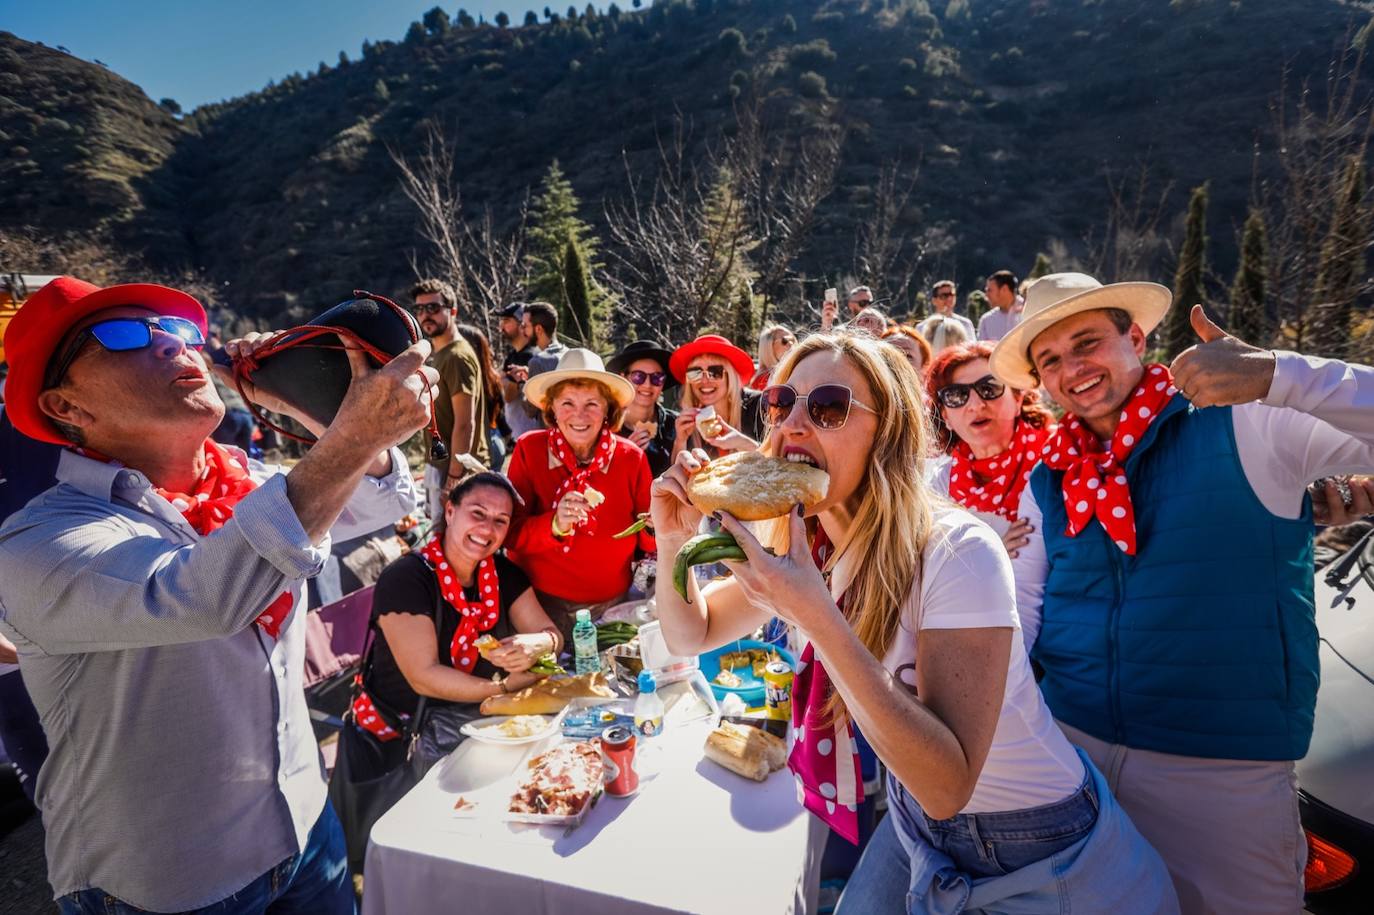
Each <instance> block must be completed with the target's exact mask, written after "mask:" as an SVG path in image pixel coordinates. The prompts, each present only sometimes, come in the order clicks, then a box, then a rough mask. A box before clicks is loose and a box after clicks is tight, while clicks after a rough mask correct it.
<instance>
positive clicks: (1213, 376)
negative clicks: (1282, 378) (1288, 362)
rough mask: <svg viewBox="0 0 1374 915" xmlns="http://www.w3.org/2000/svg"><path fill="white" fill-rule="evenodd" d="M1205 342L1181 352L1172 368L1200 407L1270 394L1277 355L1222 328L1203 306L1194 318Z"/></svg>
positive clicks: (1179, 383) (1195, 309) (1179, 384)
mask: <svg viewBox="0 0 1374 915" xmlns="http://www.w3.org/2000/svg"><path fill="white" fill-rule="evenodd" d="M1190 318H1191V320H1192V324H1193V330H1194V332H1196V333H1197V335H1198V338H1199V339H1200V340H1201V341H1202V342H1201V343H1198V344H1196V345H1194V346H1190V347H1188V348H1187V349H1186V350H1184V351H1183V352H1181V353H1179V354H1178V356H1177V358H1175V359H1174V361H1173V364H1172V365H1170V366H1169V371H1170V372H1172V373H1173V376H1174V385H1175V386H1177V387H1178V389H1179V390H1180V391H1182V392H1183V393H1184V395H1185V396H1186V397H1187V398H1188V399H1189V400H1191V401H1192V402H1193V404H1194V405H1196V406H1199V407H1224V406H1229V405H1231V404H1239V403H1250V402H1251V401H1255V400H1259V399H1260V398H1262V397H1264V396H1265V395H1266V394H1268V393H1269V386H1270V385H1271V384H1273V381H1274V363H1275V357H1274V353H1273V352H1272V351H1270V350H1266V349H1260V348H1259V347H1257V346H1251V345H1250V344H1248V343H1246V342H1245V341H1243V340H1240V339H1237V338H1236V337H1233V336H1231V335H1230V334H1228V333H1227V332H1226V331H1224V330H1222V329H1221V328H1220V327H1218V326H1217V325H1216V324H1215V323H1214V322H1213V321H1212V319H1211V318H1209V317H1207V312H1206V311H1205V310H1204V309H1203V307H1202V306H1201V305H1194V306H1193V311H1192V314H1191V315H1190Z"/></svg>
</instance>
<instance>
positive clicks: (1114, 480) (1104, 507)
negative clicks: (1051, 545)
mask: <svg viewBox="0 0 1374 915" xmlns="http://www.w3.org/2000/svg"><path fill="white" fill-rule="evenodd" d="M1177 393H1178V388H1176V387H1175V386H1174V379H1173V377H1172V376H1171V375H1170V374H1169V370H1168V368H1166V367H1165V366H1162V365H1147V366H1146V367H1145V375H1144V377H1143V378H1142V380H1141V382H1140V387H1138V388H1136V390H1135V392H1134V393H1133V394H1132V395H1131V397H1130V399H1128V400H1127V401H1126V403H1125V405H1124V406H1123V407H1122V408H1121V416H1120V418H1119V422H1118V423H1117V426H1116V433H1115V434H1114V435H1113V436H1112V441H1111V444H1110V446H1109V447H1108V449H1107V450H1106V451H1103V450H1102V446H1101V444H1100V443H1099V442H1098V440H1097V437H1096V436H1095V435H1093V433H1092V430H1090V429H1089V428H1088V427H1087V426H1085V425H1084V424H1083V422H1082V421H1081V420H1079V418H1078V417H1077V416H1074V415H1073V414H1072V413H1070V414H1067V415H1065V417H1064V419H1063V421H1062V422H1061V423H1060V424H1059V429H1058V431H1057V432H1056V433H1055V435H1053V436H1052V437H1051V438H1050V439H1049V440H1048V441H1046V442H1045V444H1044V446H1043V447H1042V448H1041V449H1040V450H1041V460H1043V461H1044V462H1045V463H1046V464H1047V465H1049V466H1050V467H1051V468H1052V469H1054V470H1062V471H1064V508H1065V510H1066V511H1067V512H1068V515H1069V523H1068V526H1067V527H1066V529H1065V531H1064V533H1066V534H1067V535H1068V536H1070V537H1077V536H1078V535H1079V534H1080V533H1081V532H1082V531H1083V530H1084V529H1085V528H1086V527H1087V526H1088V525H1089V524H1090V523H1091V522H1092V519H1093V518H1094V517H1096V518H1097V520H1098V521H1099V522H1101V524H1102V528H1103V530H1105V531H1106V532H1107V536H1108V537H1111V538H1112V542H1113V543H1115V544H1116V546H1117V548H1118V549H1119V550H1121V552H1123V553H1125V554H1127V555H1128V556H1134V555H1135V551H1136V530H1135V508H1134V507H1133V506H1132V505H1131V490H1130V487H1129V485H1128V484H1127V482H1126V459H1127V458H1128V457H1130V456H1131V451H1132V450H1134V448H1135V446H1136V444H1137V443H1138V442H1139V441H1140V440H1141V438H1143V437H1144V435H1145V430H1146V429H1148V428H1149V427H1150V424H1151V423H1153V422H1154V421H1155V418H1156V417H1158V416H1159V414H1160V413H1162V412H1164V408H1165V407H1167V406H1168V405H1169V401H1170V400H1172V399H1173V397H1174V395H1175V394H1177Z"/></svg>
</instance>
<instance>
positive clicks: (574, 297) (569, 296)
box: [558, 239, 597, 349]
mask: <svg viewBox="0 0 1374 915" xmlns="http://www.w3.org/2000/svg"><path fill="white" fill-rule="evenodd" d="M563 292H564V298H565V301H566V304H565V307H564V309H563V315H562V317H561V318H559V320H558V323H559V326H560V327H567V328H568V330H569V334H568V335H569V336H570V337H572V338H573V339H575V340H576V341H577V342H578V345H580V346H584V347H586V348H587V349H596V348H597V334H596V326H595V321H594V320H593V317H592V288H591V283H590V282H589V281H588V279H587V268H586V266H585V265H584V264H583V263H582V252H581V251H579V250H578V249H577V243H576V242H574V241H572V240H571V239H569V241H568V244H567V247H566V248H564V250H563Z"/></svg>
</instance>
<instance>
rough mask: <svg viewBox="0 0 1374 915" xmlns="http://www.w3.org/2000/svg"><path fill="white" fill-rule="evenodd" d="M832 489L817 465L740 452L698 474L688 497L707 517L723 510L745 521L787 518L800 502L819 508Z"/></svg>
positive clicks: (713, 463)
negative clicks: (818, 504) (782, 516)
mask: <svg viewBox="0 0 1374 915" xmlns="http://www.w3.org/2000/svg"><path fill="white" fill-rule="evenodd" d="M829 488H830V475H829V474H828V473H826V472H825V471H824V470H821V469H820V468H818V467H812V466H811V465H810V464H796V463H791V462H788V461H785V460H782V459H780V458H774V457H769V456H768V455H765V454H760V453H759V452H757V451H736V452H734V453H733V454H727V455H725V456H723V457H718V458H716V459H715V460H713V461H711V462H710V463H709V464H707V465H706V466H705V467H703V468H702V469H701V470H699V471H697V472H696V473H695V474H694V475H693V476H692V479H691V480H690V481H689V482H688V484H687V497H688V498H689V499H691V500H692V504H693V505H695V506H696V507H697V508H698V509H700V510H701V511H702V512H704V513H705V514H708V515H709V514H711V513H712V512H716V511H721V510H724V511H728V512H729V513H730V514H732V515H734V516H735V517H736V518H738V519H739V520H741V521H764V520H766V519H768V518H776V517H778V516H779V515H785V514H787V513H788V512H789V511H791V510H792V507H793V506H794V505H796V504H797V503H798V502H800V503H802V504H803V505H806V506H812V505H815V504H816V503H817V502H819V501H821V500H822V499H824V498H825V494H826V491H827V490H829Z"/></svg>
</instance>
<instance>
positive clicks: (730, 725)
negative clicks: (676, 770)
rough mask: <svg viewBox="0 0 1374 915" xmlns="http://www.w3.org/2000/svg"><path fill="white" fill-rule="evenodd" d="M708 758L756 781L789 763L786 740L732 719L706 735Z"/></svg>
mask: <svg viewBox="0 0 1374 915" xmlns="http://www.w3.org/2000/svg"><path fill="white" fill-rule="evenodd" d="M705 754H706V758H707V759H709V760H711V761H712V762H714V763H717V764H719V765H722V766H724V767H725V768H727V769H729V770H730V771H731V772H734V773H735V774H736V775H743V776H744V777H745V778H752V779H753V780H754V781H756V782H761V781H763V780H764V779H766V778H767V777H768V776H769V774H770V773H773V772H776V771H777V770H778V769H781V768H782V767H783V766H785V765H787V744H785V743H784V742H783V741H782V740H780V739H779V738H777V737H774V736H773V735H772V734H769V733H768V732H766V731H761V730H759V729H758V728H751V727H749V726H747V725H743V724H735V723H734V722H731V721H722V722H721V723H720V726H719V727H718V728H716V729H715V730H714V731H712V732H711V733H710V735H709V736H708V737H707V738H706V747H705Z"/></svg>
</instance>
